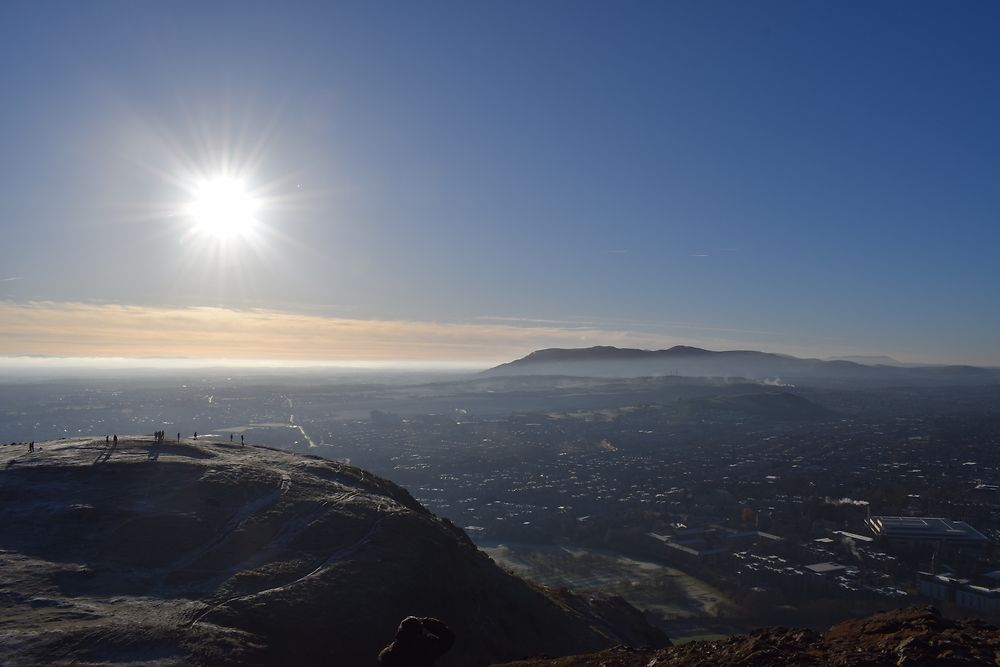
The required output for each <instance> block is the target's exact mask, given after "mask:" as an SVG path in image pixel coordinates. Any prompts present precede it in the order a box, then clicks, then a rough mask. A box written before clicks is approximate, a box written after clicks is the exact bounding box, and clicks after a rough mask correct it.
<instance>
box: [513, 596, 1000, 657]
mask: <svg viewBox="0 0 1000 667" xmlns="http://www.w3.org/2000/svg"><path fill="white" fill-rule="evenodd" d="M998 663H1000V631H998V629H997V628H995V627H993V626H991V625H989V624H986V623H983V622H979V621H954V620H949V619H946V618H943V617H942V616H941V614H940V613H939V612H938V611H937V610H936V609H935V608H933V607H923V608H920V607H913V608H909V609H901V610H897V611H890V612H886V613H884V614H876V615H874V616H870V617H868V618H864V619H859V620H852V621H845V622H844V623H840V624H838V625H835V626H833V627H832V628H830V630H829V631H828V632H827V633H826V634H824V635H820V634H818V633H815V632H812V631H811V630H802V629H787V628H766V629H762V630H756V631H754V632H751V633H750V634H748V635H742V636H739V637H731V638H729V639H727V640H722V641H713V642H690V643H688V644H682V645H680V646H674V647H670V648H667V649H661V650H636V649H631V648H626V647H616V648H613V649H609V650H605V651H601V652H599V653H592V654H589V655H578V656H572V657H566V658H559V659H555V660H548V659H545V660H522V661H518V662H512V663H505V665H504V667H598V666H600V667H680V666H682V665H683V666H684V667H737V666H739V667H770V666H772V665H778V666H787V667H793V666H798V665H815V666H816V667H819V666H821V665H841V666H844V667H847V666H851V667H881V666H887V667H888V666H892V667H924V666H928V667H929V666H930V665H943V666H958V665H994V664H998Z"/></svg>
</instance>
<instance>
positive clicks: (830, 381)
mask: <svg viewBox="0 0 1000 667" xmlns="http://www.w3.org/2000/svg"><path fill="white" fill-rule="evenodd" d="M483 375H485V376H487V377H496V376H512V375H569V376H582V377H622V378H626V377H645V376H657V375H681V376H690V377H716V378H745V379H749V380H754V381H757V382H766V383H773V384H798V383H802V384H813V385H828V386H832V385H883V386H884V385H949V384H954V385H963V384H992V383H997V382H1000V369H991V368H977V367H974V366H917V367H910V366H908V367H897V366H886V365H868V364H859V363H856V362H853V361H840V360H835V361H823V360H821V359H800V358H798V357H793V356H789V355H784V354H773V353H769V352H756V351H753V350H728V351H718V352H717V351H712V350H705V349H702V348H698V347H687V346H683V345H678V346H676V347H672V348H670V349H667V350H638V349H630V348H617V347H609V346H597V347H588V348H571V349H562V348H552V349H546V350H538V351H536V352H532V353H531V354H529V355H527V356H526V357H523V358H521V359H517V360H515V361H511V362H508V363H506V364H501V365H499V366H496V367H494V368H491V369H489V370H487V371H484V372H483Z"/></svg>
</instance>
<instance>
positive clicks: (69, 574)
mask: <svg viewBox="0 0 1000 667" xmlns="http://www.w3.org/2000/svg"><path fill="white" fill-rule="evenodd" d="M0 501H2V505H0V507H2V509H0V522H2V523H0V525H3V530H2V531H0V597H2V599H3V600H4V604H3V606H2V612H0V624H2V625H0V627H2V632H3V634H4V641H3V646H2V648H0V663H2V664H5V665H19V664H40V663H44V664H70V663H72V664H88V665H92V664H112V663H121V662H129V663H133V664H146V665H167V664H199V665H237V664H239V665H278V664H281V665H287V664H326V665H367V664H372V663H373V662H374V659H375V656H376V655H377V653H378V650H379V649H380V648H381V647H382V646H384V645H385V644H387V643H388V642H389V641H391V640H392V638H393V635H394V632H395V628H396V625H397V624H398V623H399V621H400V620H401V619H402V618H403V617H405V616H407V615H410V614H414V615H422V616H434V617H437V618H440V619H442V620H444V621H445V622H446V623H447V624H449V625H450V626H451V628H452V629H453V630H454V632H455V635H456V637H457V639H456V643H455V646H454V648H453V650H452V651H451V652H450V653H449V655H448V656H446V658H445V659H442V660H441V661H439V663H438V664H439V665H481V664H487V663H490V662H496V661H500V660H510V659H514V658H517V657H519V656H523V655H541V654H546V655H565V654H570V653H579V652H581V651H589V650H598V649H601V648H603V647H607V646H611V645H614V644H618V643H627V644H632V645H643V644H660V645H662V644H663V643H665V638H664V637H663V636H662V634H660V633H659V632H658V631H655V630H653V629H652V628H651V627H649V626H648V625H646V623H645V621H643V619H642V617H641V615H640V614H639V613H638V612H637V611H636V610H634V609H633V608H631V607H629V606H628V605H626V604H625V603H624V602H622V601H621V600H616V599H610V600H601V599H593V600H589V599H588V600H583V599H580V598H576V597H573V596H569V595H566V594H562V593H551V592H548V591H544V590H541V589H538V588H535V587H533V586H531V585H529V584H527V583H525V582H524V581H522V580H520V579H518V578H516V577H514V576H512V575H509V574H507V573H506V572H504V571H502V570H501V569H500V568H498V567H497V566H496V565H495V564H494V563H493V562H492V561H491V560H490V559H489V558H487V557H486V556H485V555H484V554H482V553H481V552H480V551H478V550H477V549H476V548H475V546H474V545H473V544H472V543H471V542H470V541H469V540H468V539H467V538H466V536H465V534H464V533H463V532H462V531H460V530H459V529H457V528H455V527H454V526H453V525H451V524H450V523H449V522H447V521H445V520H442V519H439V518H437V517H435V516H434V515H433V514H431V513H430V512H428V511H427V510H426V509H424V508H423V507H422V506H420V505H419V504H418V503H417V502H416V501H414V500H413V498H412V497H411V496H410V495H409V494H408V493H407V492H406V491H405V490H403V489H402V488H400V487H398V486H396V485H394V484H392V483H391V482H388V481H385V480H383V479H380V478H378V477H375V476H373V475H371V474H369V473H366V472H364V471H362V470H359V469H356V468H351V467H349V466H345V465H341V464H338V463H336V462H332V461H328V460H324V459H319V458H313V457H302V456H298V455H294V454H290V453H286V452H279V451H274V450H269V449H264V448H257V447H246V448H241V447H239V446H238V445H236V446H234V445H230V443H228V442H227V443H207V442H205V441H204V440H202V441H191V440H185V441H182V442H180V443H171V442H168V443H165V444H159V445H156V444H154V443H153V442H152V440H151V439H150V438H148V437H142V438H139V437H131V438H125V439H123V440H122V441H121V442H120V443H119V446H118V447H117V449H114V450H112V449H111V446H110V445H106V444H105V442H104V438H103V437H102V438H99V439H73V440H60V441H55V442H46V443H40V444H38V445H37V446H36V450H35V451H34V452H32V453H29V452H28V451H27V447H26V446H23V445H6V446H3V447H0Z"/></svg>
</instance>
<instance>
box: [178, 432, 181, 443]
mask: <svg viewBox="0 0 1000 667" xmlns="http://www.w3.org/2000/svg"><path fill="white" fill-rule="evenodd" d="M180 441H181V432H180V431H177V442H180Z"/></svg>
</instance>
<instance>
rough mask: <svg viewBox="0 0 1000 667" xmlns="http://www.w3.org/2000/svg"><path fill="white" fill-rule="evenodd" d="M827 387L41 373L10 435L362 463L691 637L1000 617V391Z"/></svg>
mask: <svg viewBox="0 0 1000 667" xmlns="http://www.w3.org/2000/svg"><path fill="white" fill-rule="evenodd" d="M827 384H828V385H829V386H822V385H824V383H822V382H815V383H813V384H812V385H799V384H791V383H788V382H784V381H782V382H775V381H773V380H765V379H753V380H750V379H744V378H735V377H728V378H727V377H686V376H681V375H659V376H652V377H583V376H572V375H535V374H525V375H504V374H490V373H486V374H468V375H458V374H449V375H444V374H438V375H433V374H416V373H411V374H405V373H397V374H393V375H389V374H378V373H360V372H355V373H347V372H345V373H340V374H336V375H335V374H332V373H325V372H319V371H315V372H310V373H296V374H287V375H282V374H280V373H276V372H271V373H266V374H256V375H255V374H253V373H252V372H250V371H240V372H236V371H232V370H230V371H198V372H192V373H186V374H184V375H181V374H175V373H160V374H157V375H149V374H147V375H142V374H132V375H131V376H125V377H106V378H104V379H100V380H87V381H82V380H73V379H58V380H57V379H49V380H44V379H23V380H20V381H16V382H13V381H12V382H7V383H5V384H2V385H0V406H2V407H0V434H2V437H3V440H4V442H5V444H4V449H5V450H6V453H7V454H8V456H15V452H18V451H19V450H21V449H23V448H24V447H25V444H24V443H26V442H27V441H29V440H35V441H39V442H40V441H48V440H55V441H58V440H60V439H66V440H67V441H73V440H74V439H85V438H88V437H93V436H98V437H100V438H102V439H103V438H104V436H105V435H106V434H118V435H122V434H149V433H153V432H154V431H158V430H162V431H164V432H165V434H166V439H167V440H168V441H170V440H175V439H176V438H177V436H178V434H179V435H180V437H181V438H182V439H184V440H185V441H187V440H189V439H191V438H192V437H193V435H194V433H195V432H197V434H198V443H200V445H201V446H207V447H211V446H212V443H218V445H219V446H223V445H228V444H229V443H231V442H236V443H238V442H240V440H241V439H245V441H246V442H247V443H248V444H249V445H252V446H265V447H270V448H275V449H280V450H288V451H291V452H295V453H298V454H302V455H309V456H315V457H322V458H324V459H329V460H332V461H336V462H340V463H346V464H349V465H351V466H355V467H358V468H361V469H362V470H366V471H370V472H372V473H374V474H375V475H378V476H380V477H382V478H385V479H387V480H391V481H393V482H395V483H397V484H399V485H401V486H402V487H404V488H405V489H406V490H408V491H409V492H410V494H412V496H413V498H414V499H415V500H416V501H418V502H419V503H421V504H422V505H423V506H425V507H427V508H428V509H430V510H431V511H432V512H434V513H435V514H437V515H438V516H440V517H443V518H445V519H447V520H448V521H450V522H451V523H452V524H454V525H455V526H457V527H459V528H461V529H462V530H463V531H464V532H465V534H467V535H468V537H470V538H471V539H472V540H473V541H474V542H475V543H476V544H477V545H478V546H479V547H480V548H481V549H482V550H483V551H485V553H487V554H488V555H489V556H490V557H491V558H492V559H493V560H494V561H495V562H496V563H497V564H499V565H500V566H501V567H503V568H504V569H507V570H508V571H510V572H513V573H515V574H517V575H518V576H521V577H523V578H525V579H527V580H529V581H533V582H536V583H538V584H541V585H544V586H547V587H549V588H551V589H561V588H566V589H569V590H571V591H573V592H576V593H580V594H584V595H586V594H588V593H591V592H598V593H603V594H607V595H617V596H621V597H623V598H624V599H625V600H627V601H628V602H630V603H631V604H632V605H633V606H635V607H636V608H637V609H639V610H641V611H642V612H643V613H644V615H645V616H646V619H647V621H648V622H649V623H651V624H652V625H654V626H656V627H658V628H660V629H661V630H663V631H665V632H666V634H667V635H668V636H670V637H671V638H672V639H673V640H674V641H675V642H677V641H684V640H686V639H692V638H711V637H718V636H728V635H731V634H734V633H738V632H744V631H748V630H750V629H752V628H755V627H759V626H761V625H768V624H776V625H809V626H811V627H816V628H824V627H826V626H828V625H829V624H831V623H834V622H837V621H841V620H843V619H845V618H849V617H855V616H858V615H862V614H866V613H872V612H875V611H879V610H884V609H890V608H896V607H906V606H912V605H914V604H923V603H926V602H928V601H936V603H937V604H945V605H949V606H950V608H951V609H952V610H953V611H954V612H955V613H956V614H959V615H961V614H963V613H972V612H973V611H974V612H975V614H976V615H978V616H980V617H988V618H1000V600H998V596H1000V593H997V592H996V591H995V590H994V589H995V588H996V586H997V583H998V582H997V581H995V579H997V578H998V577H997V574H996V573H997V571H1000V551H998V549H997V547H996V545H997V540H998V539H1000V455H998V453H997V452H998V448H997V445H998V444H1000V409H998V406H1000V385H998V384H989V383H986V384H971V383H964V384H947V383H946V384H940V383H938V384H934V383H927V382H922V383H920V384H918V385H916V386H904V385H896V386H891V385H886V386H877V383H876V384H874V385H873V383H872V382H868V381H866V382H864V383H860V386H856V387H849V386H845V383H844V382H842V381H840V380H838V381H837V382H834V383H832V384H830V383H827ZM896 516H908V517H944V518H946V519H950V520H954V521H959V522H962V523H963V525H966V526H968V527H970V528H971V530H972V532H973V533H974V534H975V535H978V536H979V538H981V539H973V540H967V541H961V540H954V541H952V540H948V539H935V538H930V537H929V538H927V539H924V538H921V537H919V536H917V537H911V539H909V540H903V541H897V540H892V539H886V537H887V536H886V535H879V534H877V531H875V530H874V529H873V524H872V517H896ZM0 548H6V546H5V545H4V544H0ZM941 577H943V579H942V578H941ZM932 584H936V585H937V588H935V586H932ZM946 586H952V587H953V588H956V589H961V588H962V587H965V588H966V589H968V590H970V591H971V590H981V591H987V592H986V593H983V594H982V595H980V596H979V599H976V598H974V597H969V596H966V597H965V598H963V597H962V596H961V595H959V596H957V597H956V595H955V594H954V593H950V594H949V593H942V592H941V589H942V587H946ZM975 587H978V588H975ZM963 600H965V602H963Z"/></svg>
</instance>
